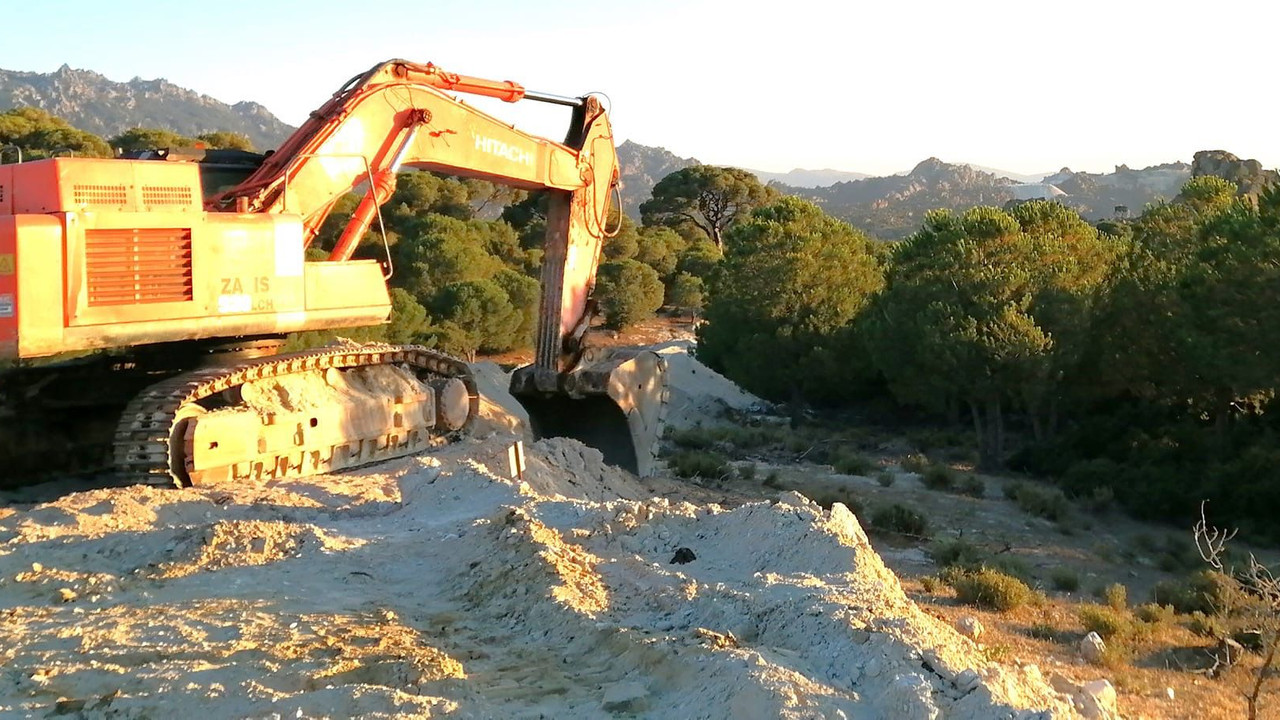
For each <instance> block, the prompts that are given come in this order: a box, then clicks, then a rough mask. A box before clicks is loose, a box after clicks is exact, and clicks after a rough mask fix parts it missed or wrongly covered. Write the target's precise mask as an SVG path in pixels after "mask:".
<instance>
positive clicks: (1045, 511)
mask: <svg viewBox="0 0 1280 720" xmlns="http://www.w3.org/2000/svg"><path fill="white" fill-rule="evenodd" d="M1014 502H1016V503H1017V504H1018V507H1019V508H1022V511H1023V512H1026V513H1028V514H1030V515H1035V516H1036V517H1042V518H1044V519H1046V520H1052V521H1054V522H1058V521H1060V520H1064V519H1066V517H1067V515H1068V514H1070V512H1071V503H1070V502H1068V501H1067V496H1066V495H1063V494H1062V491H1061V490H1058V489H1057V488H1042V487H1038V486H1036V485H1032V484H1030V483H1022V484H1021V486H1020V487H1018V488H1017V489H1016V491H1015V494H1014Z"/></svg>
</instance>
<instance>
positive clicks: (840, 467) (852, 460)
mask: <svg viewBox="0 0 1280 720" xmlns="http://www.w3.org/2000/svg"><path fill="white" fill-rule="evenodd" d="M831 465H832V467H834V468H835V471H836V472H838V473H840V474H841V475H862V476H865V475H870V474H871V471H873V470H875V469H876V464H875V463H874V462H872V461H871V460H869V459H867V458H866V457H865V456H863V455H861V454H859V453H857V452H855V451H853V450H850V449H848V448H840V449H839V450H838V451H836V453H835V457H834V458H832V460H831Z"/></svg>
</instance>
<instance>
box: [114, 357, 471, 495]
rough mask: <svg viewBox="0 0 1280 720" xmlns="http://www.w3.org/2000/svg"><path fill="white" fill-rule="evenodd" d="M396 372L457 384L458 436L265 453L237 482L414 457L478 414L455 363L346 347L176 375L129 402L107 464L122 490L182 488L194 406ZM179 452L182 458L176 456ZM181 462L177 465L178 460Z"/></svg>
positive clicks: (240, 470)
mask: <svg viewBox="0 0 1280 720" xmlns="http://www.w3.org/2000/svg"><path fill="white" fill-rule="evenodd" d="M389 364H398V365H404V366H407V367H409V368H412V369H413V370H414V371H415V373H416V374H418V375H419V376H424V375H425V376H426V379H453V378H456V379H458V380H461V381H462V383H463V384H464V386H465V387H466V391H467V395H468V412H467V416H466V422H465V424H464V425H463V426H462V428H461V429H460V430H458V431H452V432H436V433H429V434H428V433H424V432H422V431H421V430H418V429H408V430H405V431H404V432H392V433H390V434H387V433H379V434H378V436H374V437H352V438H347V441H346V442H344V443H340V444H331V445H329V446H327V447H323V448H321V447H314V446H307V445H305V444H304V443H300V445H299V447H296V448H293V449H291V450H290V451H287V452H276V451H272V452H267V453H261V454H258V455H255V456H254V457H252V458H245V459H244V462H243V463H240V464H238V466H237V468H236V470H235V472H234V475H235V477H236V478H237V479H240V478H243V479H272V478H280V477H294V476H300V475H310V474H315V473H318V472H326V471H329V470H337V469H341V468H343V467H352V466H355V465H361V464H365V463H368V462H374V461H377V460H383V459H387V458H392V457H399V456H402V455H408V454H411V453H414V452H418V451H420V450H422V449H425V448H427V447H430V446H431V445H432V444H433V443H438V442H440V441H441V440H442V439H443V438H446V437H447V436H449V435H451V434H456V433H457V432H460V431H461V430H465V429H466V427H467V426H468V425H470V423H471V421H472V420H473V418H474V417H475V415H476V413H477V412H478V409H479V395H478V393H477V390H476V384H475V380H474V378H473V377H472V375H471V371H470V369H469V368H468V367H467V365H466V364H465V363H463V362H462V361H460V360H457V359H454V358H452V357H449V356H448V355H444V354H441V353H438V352H435V351H433V350H429V349H427V348H423V347H418V346H389V345H388V346H377V345H375V346H370V345H363V346H353V347H340V348H324V349H319V350H313V351H307V352H300V353H294V354H290V355H281V356H275V357H270V358H264V359H259V360H253V361H249V362H244V363H242V364H239V365H235V366H231V367H221V368H205V369H200V370H194V371H191V372H187V373H183V374H181V375H178V376H175V377H172V378H169V379H167V380H164V381H162V382H159V383H156V384H155V385H152V386H151V387H148V388H147V389H145V390H143V391H142V392H141V393H139V394H138V395H136V396H135V397H134V398H133V400H132V401H130V402H129V404H128V406H127V407H126V408H125V410H124V412H123V414H122V415H121V418H120V423H119V425H118V427H117V429H116V432H115V437H114V440H113V459H114V465H115V469H116V471H117V472H118V473H119V475H120V480H121V482H123V483H128V484H133V483H146V484H153V485H169V484H177V485H188V484H191V482H192V474H191V456H190V452H189V451H190V442H189V440H190V438H188V437H186V433H185V428H184V427H182V425H183V423H184V421H185V420H186V419H187V417H188V416H187V415H186V414H185V411H186V410H187V409H189V408H191V407H192V406H193V405H198V404H199V403H200V402H202V401H206V400H208V399H210V398H215V397H216V396H219V395H220V394H224V393H226V392H227V391H233V390H235V389H237V388H238V387H239V386H241V385H243V384H244V383H247V382H251V381H255V380H267V379H272V378H280V377H284V376H287V375H292V374H297V373H308V372H324V371H326V370H331V369H332V370H349V369H354V368H361V367H373V366H377V365H389ZM184 444H185V445H186V450H187V452H185V453H184ZM184 455H185V457H184Z"/></svg>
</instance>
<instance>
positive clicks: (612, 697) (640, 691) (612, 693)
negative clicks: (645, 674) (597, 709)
mask: <svg viewBox="0 0 1280 720" xmlns="http://www.w3.org/2000/svg"><path fill="white" fill-rule="evenodd" d="M648 695H649V692H648V691H647V690H645V689H644V686H643V685H641V684H640V683H638V682H634V681H624V682H617V683H614V684H612V685H609V686H608V687H606V688H605V689H604V700H603V701H602V702H601V706H602V707H603V708H604V709H605V710H608V711H610V712H635V711H638V710H642V709H644V708H643V706H644V700H645V698H646V697H648Z"/></svg>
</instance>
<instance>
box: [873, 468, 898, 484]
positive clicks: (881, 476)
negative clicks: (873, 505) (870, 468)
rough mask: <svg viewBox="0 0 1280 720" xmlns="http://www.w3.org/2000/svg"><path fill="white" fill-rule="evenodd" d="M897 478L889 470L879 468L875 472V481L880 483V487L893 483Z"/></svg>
mask: <svg viewBox="0 0 1280 720" xmlns="http://www.w3.org/2000/svg"><path fill="white" fill-rule="evenodd" d="M897 479H898V478H897V476H896V475H894V474H893V472H892V471H889V470H881V471H880V472H878V473H876V482H878V483H880V487H889V486H890V485H893V483H894V481H896V480H897Z"/></svg>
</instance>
